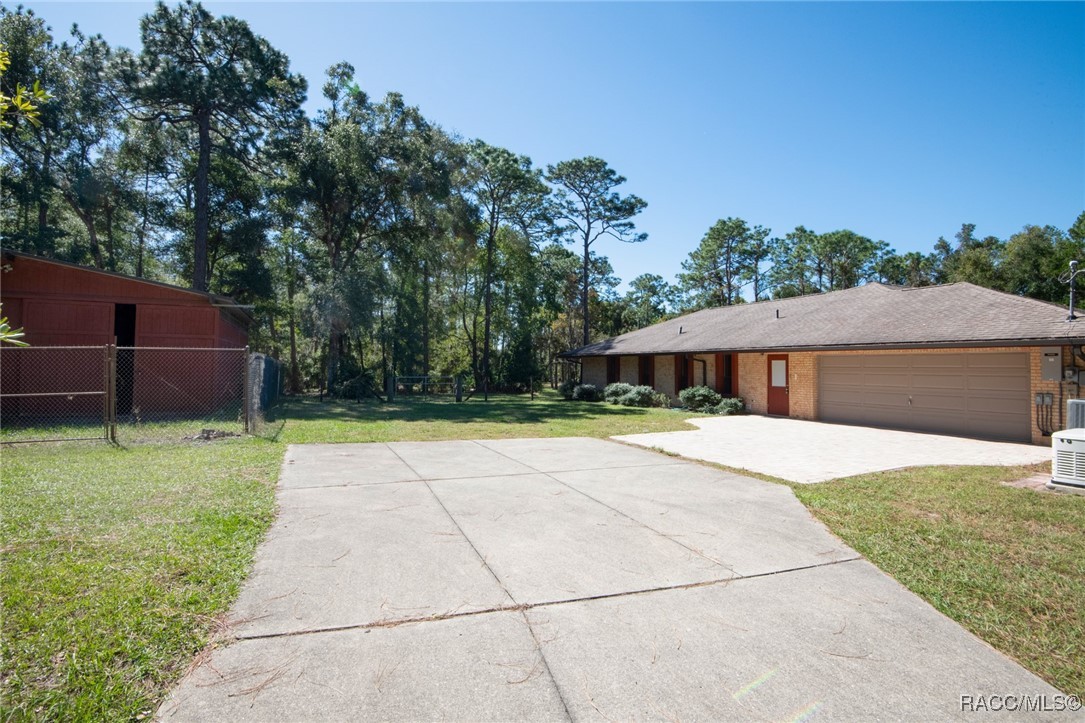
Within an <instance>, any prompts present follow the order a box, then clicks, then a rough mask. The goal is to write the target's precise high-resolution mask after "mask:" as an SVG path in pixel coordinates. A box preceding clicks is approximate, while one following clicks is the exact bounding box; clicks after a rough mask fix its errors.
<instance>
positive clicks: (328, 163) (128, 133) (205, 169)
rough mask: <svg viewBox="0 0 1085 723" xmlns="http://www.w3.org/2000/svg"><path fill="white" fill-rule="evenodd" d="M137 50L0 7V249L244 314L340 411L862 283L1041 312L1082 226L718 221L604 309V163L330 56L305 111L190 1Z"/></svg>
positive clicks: (260, 340)
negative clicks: (505, 129)
mask: <svg viewBox="0 0 1085 723" xmlns="http://www.w3.org/2000/svg"><path fill="white" fill-rule="evenodd" d="M140 37H141V47H140V48H139V49H138V50H128V49H124V48H113V47H110V46H109V45H108V43H106V41H105V40H104V39H103V38H102V37H101V36H97V35H95V36H88V35H86V34H84V33H83V32H81V31H80V30H79V29H78V28H73V29H72V32H71V35H70V37H69V38H68V39H66V40H63V41H61V42H59V43H58V42H57V40H56V39H55V38H54V36H53V33H52V31H51V29H50V28H49V27H48V26H47V25H46V24H45V22H44V20H43V19H42V18H40V17H39V16H37V15H36V14H35V13H34V12H32V11H30V10H25V9H23V8H21V7H20V8H18V9H16V10H14V11H12V10H8V9H6V8H3V7H0V49H2V50H3V51H4V52H6V54H7V55H6V63H7V65H6V67H4V68H3V69H2V76H0V95H2V97H4V98H25V97H27V93H28V91H27V90H26V89H42V91H43V93H44V92H47V93H48V96H45V95H44V94H43V93H38V91H37V90H35V91H32V92H33V93H35V95H34V96H33V101H34V105H35V106H36V108H34V115H33V116H26V115H25V114H19V113H5V114H4V119H5V120H4V123H2V124H0V135H2V141H3V148H2V157H3V161H4V163H3V169H2V176H0V185H2V187H3V194H2V195H0V221H2V224H3V239H4V241H3V243H4V246H5V247H7V248H12V249H16V250H23V251H27V252H30V253H35V254H39V255H42V256H48V257H54V258H58V259H62V260H67V261H71V262H74V263H79V264H85V265H88V266H94V267H96V268H100V269H106V270H111V271H118V272H123V273H127V274H131V275H134V276H138V277H144V278H150V279H157V280H162V281H167V282H171V283H178V284H182V285H186V286H190V287H192V288H194V289H197V290H205V291H212V292H215V293H220V294H226V295H230V296H233V297H234V298H236V299H237V300H238V301H239V302H241V303H244V304H252V305H253V307H254V313H255V315H256V317H257V324H256V326H255V328H254V329H253V330H252V333H251V337H250V338H251V343H252V345H253V346H254V347H255V348H257V349H258V350H261V351H265V352H268V353H270V354H273V355H275V356H277V357H279V358H280V359H283V360H284V361H285V362H286V363H287V368H288V370H289V374H288V385H289V387H290V388H291V389H292V390H293V391H302V390H304V389H314V388H317V387H324V388H327V389H330V390H332V391H334V392H341V393H346V394H352V395H353V394H363V393H366V392H368V391H371V390H376V389H379V388H381V386H382V384H383V379H384V378H385V376H386V375H388V374H399V375H417V374H464V375H466V376H468V377H469V378H470V379H471V380H473V382H474V384H475V385H476V386H477V387H479V388H480V389H483V390H484V391H489V390H497V389H501V390H524V389H526V388H527V386H528V385H529V383H531V382H532V381H535V382H537V381H538V380H540V379H542V378H544V377H546V376H547V375H548V374H549V370H550V367H551V364H552V363H553V362H554V359H555V358H556V356H557V355H558V354H559V353H560V352H562V351H565V350H567V349H570V348H573V347H577V346H580V345H581V344H583V343H586V342H587V341H589V340H591V339H595V338H599V337H603V336H612V335H615V334H619V333H622V332H625V331H628V330H631V329H635V328H639V327H641V326H645V325H647V324H651V323H654V322H656V321H659V320H660V319H662V318H664V317H665V316H667V315H673V314H677V313H682V312H685V311H689V310H693V309H698V308H703V307H706V306H716V305H724V304H734V303H743V302H744V301H746V300H754V299H761V298H768V297H781V296H792V295H797V294H810V293H820V292H823V291H829V290H833V289H839V288H847V287H849V286H855V285H858V284H861V283H864V282H866V281H870V280H880V281H885V282H889V283H900V284H909V285H923V284H931V283H945V282H950V281H958V280H966V281H972V282H974V283H979V284H983V285H986V286H991V287H994V288H1000V289H1004V290H1007V291H1011V292H1013V293H1019V294H1025V295H1029V296H1034V297H1036V298H1044V299H1051V300H1061V299H1062V297H1063V296H1065V292H1066V288H1065V287H1064V286H1063V285H1060V284H1059V283H1058V282H1057V280H1056V277H1057V275H1058V273H1059V272H1060V271H1061V270H1062V269H1063V268H1064V267H1065V266H1066V262H1068V261H1069V259H1071V258H1075V257H1081V249H1082V244H1083V238H1082V237H1083V231H1085V220H1083V219H1082V218H1079V219H1078V220H1077V222H1076V223H1075V224H1074V225H1073V227H1071V229H1070V230H1069V232H1068V233H1063V232H1062V231H1059V230H1057V229H1055V228H1052V227H1046V226H1045V227H1032V226H1029V227H1026V228H1025V229H1024V230H1023V231H1022V232H1021V233H1019V234H1016V235H1015V236H1013V237H1011V238H1010V239H1008V240H1006V241H1005V242H1003V241H1001V240H999V239H994V238H985V239H982V240H979V239H975V238H973V236H972V231H973V229H974V227H972V226H970V225H966V226H965V227H963V228H962V231H961V233H959V234H958V235H957V243H956V244H950V243H948V242H946V241H944V240H942V239H939V240H938V242H937V243H936V244H935V246H934V250H933V252H932V253H931V254H929V255H926V256H924V255H921V254H917V253H909V254H903V255H898V254H896V253H894V252H893V251H892V250H891V249H889V248H888V246H887V245H886V244H885V243H883V242H875V241H871V240H870V239H867V238H865V237H862V236H860V235H858V234H855V233H853V232H851V231H833V232H830V233H824V234H818V233H814V232H813V231H810V230H807V229H805V228H803V227H799V228H796V229H795V230H794V231H793V232H791V233H789V234H786V235H785V236H784V237H783V238H777V237H772V236H771V231H770V230H769V229H766V228H762V227H760V226H753V227H750V226H749V225H748V224H747V223H746V222H745V221H743V220H741V219H737V218H727V219H722V220H720V221H719V222H717V223H716V224H715V225H713V227H712V228H711V229H709V231H708V232H707V233H706V235H705V237H704V238H703V239H702V241H701V243H700V245H699V246H698V247H697V248H696V249H695V250H694V251H693V252H692V253H691V254H690V255H689V258H688V259H687V260H686V261H684V262H683V263H682V272H681V274H679V276H678V278H677V279H676V281H675V282H674V283H669V282H668V281H666V280H665V279H664V278H663V277H661V276H658V275H654V274H644V275H641V276H638V277H637V278H635V279H633V280H632V281H631V282H630V283H629V284H628V290H627V291H626V292H625V293H624V294H620V293H618V291H617V289H618V287H619V286H620V280H619V279H617V278H616V277H615V276H614V272H613V267H612V266H611V264H610V262H609V260H608V259H607V257H606V256H605V255H603V254H601V253H599V252H598V250H597V247H596V242H597V241H598V240H600V239H602V238H610V239H614V240H619V241H623V242H631V243H637V242H642V241H644V240H646V235H645V234H643V233H639V232H638V231H637V229H636V227H635V223H634V219H635V217H636V216H637V215H638V214H639V213H640V212H641V211H642V210H643V209H644V208H645V206H646V203H645V201H644V200H643V199H640V198H638V197H637V196H635V195H631V194H623V193H622V192H621V191H620V189H621V188H622V187H623V185H624V184H625V178H623V177H622V176H621V175H619V174H618V173H617V172H616V171H615V170H614V169H612V168H610V166H609V165H608V164H607V163H606V162H605V161H603V160H602V159H599V158H595V157H590V156H589V157H585V158H577V159H572V160H567V161H562V162H558V163H554V164H552V165H546V166H545V167H543V166H536V165H534V164H533V162H532V160H531V159H530V158H527V157H526V156H522V155H518V154H516V153H515V152H514V151H511V150H508V149H504V148H499V147H495V146H491V145H489V144H487V143H485V142H484V141H481V140H474V139H463V138H459V137H456V136H454V135H452V134H450V133H448V132H446V131H444V130H443V129H442V128H441V127H440V125H438V124H437V123H435V122H433V121H432V120H431V119H427V118H425V117H424V116H423V115H422V113H421V112H420V111H419V109H418V108H415V107H413V106H410V105H408V104H407V103H406V101H405V100H404V98H403V97H402V96H401V95H399V94H398V93H389V94H388V95H386V96H385V97H384V98H381V99H374V98H370V97H369V96H368V95H367V94H366V93H365V92H364V91H363V90H362V89H361V88H360V87H359V85H358V83H357V82H356V80H355V70H354V68H353V67H352V66H351V65H350V64H349V63H346V62H341V63H337V64H335V65H333V66H332V67H331V68H329V69H328V71H327V74H326V78H325V81H324V83H323V85H322V86H321V94H322V98H323V101H324V102H323V105H322V107H321V109H320V110H319V111H318V112H317V113H316V114H315V115H314V116H312V117H310V116H308V115H307V114H306V113H305V112H304V111H303V109H302V104H303V102H304V101H305V98H306V93H307V92H308V85H307V83H306V80H305V79H304V78H302V77H300V76H298V75H296V74H294V73H292V72H291V71H290V67H289V59H288V58H287V57H286V56H285V55H284V54H283V53H281V52H280V51H278V50H276V49H275V48H273V47H272V46H271V45H270V44H269V43H268V42H267V40H265V39H264V38H261V37H259V36H258V35H256V34H254V33H253V32H252V31H251V29H250V28H249V26H248V25H247V23H245V22H244V21H243V20H240V19H238V18H234V17H229V16H223V17H216V16H214V15H212V14H211V13H209V12H208V11H206V10H205V9H204V8H203V7H202V6H201V5H200V4H198V3H195V2H185V3H182V4H180V5H176V6H167V5H165V4H161V3H160V4H159V5H158V6H156V8H155V10H154V11H153V12H151V13H150V14H148V15H147V16H145V17H144V18H143V19H142V20H141V22H140ZM35 84H37V85H35ZM20 92H21V95H20ZM31 121H32V122H31Z"/></svg>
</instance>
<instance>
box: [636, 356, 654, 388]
mask: <svg viewBox="0 0 1085 723" xmlns="http://www.w3.org/2000/svg"><path fill="white" fill-rule="evenodd" d="M637 383H638V384H640V385H642V386H645V387H652V388H653V389H655V386H656V358H655V357H654V356H641V357H637Z"/></svg>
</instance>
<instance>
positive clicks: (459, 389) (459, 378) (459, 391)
mask: <svg viewBox="0 0 1085 723" xmlns="http://www.w3.org/2000/svg"><path fill="white" fill-rule="evenodd" d="M456 401H457V402H462V401H463V375H462V374H457V375H456Z"/></svg>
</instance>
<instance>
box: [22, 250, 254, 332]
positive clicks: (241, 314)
mask: <svg viewBox="0 0 1085 723" xmlns="http://www.w3.org/2000/svg"><path fill="white" fill-rule="evenodd" d="M15 259H29V260H31V261H33V262H35V263H43V264H51V265H55V266H59V267H62V268H65V269H74V270H76V271H79V272H84V273H88V274H100V275H102V276H107V277H110V278H114V279H122V280H124V281H126V282H130V283H134V284H144V285H146V286H148V287H152V288H155V289H162V290H166V291H169V292H179V293H182V294H187V295H191V296H193V297H198V298H201V299H204V300H206V301H208V302H210V304H211V306H215V307H219V308H221V309H223V310H224V311H225V312H226V313H228V314H229V315H230V316H231V317H233V318H234V319H235V320H236V321H238V322H240V323H241V324H242V325H243V326H245V327H248V326H250V325H251V324H252V322H253V321H254V320H255V318H254V317H253V315H252V313H251V312H250V311H249V310H248V309H247V308H245V307H244V306H242V305H241V304H238V303H237V301H235V300H234V299H233V298H231V297H229V296H223V295H221V294H212V293H209V292H206V291H196V290H195V289H188V288H185V287H183V286H175V285H173V284H167V283H163V282H161V281H152V280H150V279H141V278H138V277H136V276H128V275H127V274H121V273H117V272H115V271H106V270H104V269H96V268H93V267H90V266H81V265H79V264H73V263H70V262H68V261H60V260H58V259H50V258H46V257H44V256H35V255H34V254H28V253H23V252H21V251H11V250H9V249H4V250H3V260H4V263H5V264H8V263H11V261H13V260H15Z"/></svg>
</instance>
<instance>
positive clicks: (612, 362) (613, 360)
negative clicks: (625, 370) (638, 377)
mask: <svg viewBox="0 0 1085 723" xmlns="http://www.w3.org/2000/svg"><path fill="white" fill-rule="evenodd" d="M621 374H622V358H621V357H620V356H608V357H607V384H613V383H614V382H616V381H618V379H619V378H620V377H621Z"/></svg>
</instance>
